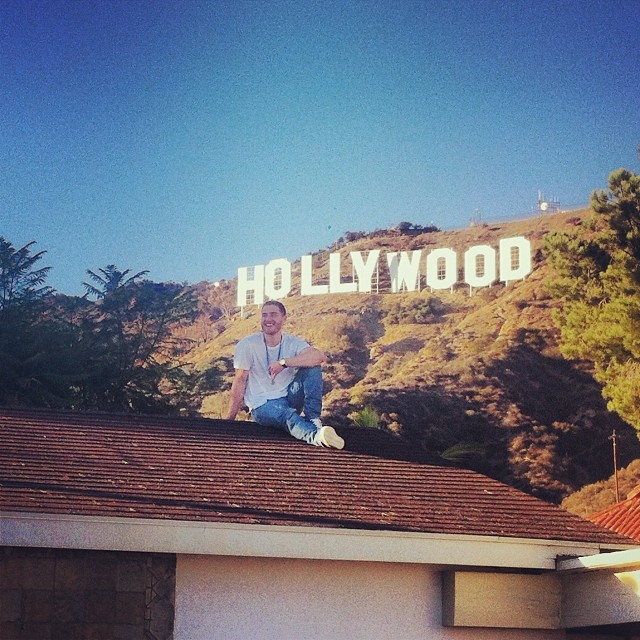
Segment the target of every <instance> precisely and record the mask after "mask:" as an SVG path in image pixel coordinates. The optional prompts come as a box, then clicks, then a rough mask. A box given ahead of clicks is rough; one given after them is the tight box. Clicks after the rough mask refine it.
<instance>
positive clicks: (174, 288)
mask: <svg viewBox="0 0 640 640" xmlns="http://www.w3.org/2000/svg"><path fill="white" fill-rule="evenodd" d="M34 245H35V242H30V243H28V244H26V245H25V246H24V247H22V248H15V247H14V246H13V245H12V244H11V243H10V242H9V241H8V240H6V239H4V238H2V237H0V404H4V405H13V406H45V407H58V408H68V409H85V410H86V409H89V410H91V409H99V410H107V411H141V412H154V413H155V412H160V413H167V412H173V411H184V410H187V411H191V410H196V409H197V407H198V405H199V403H200V401H201V399H202V397H203V396H204V395H205V394H206V393H207V392H208V391H211V390H212V389H213V388H215V386H216V385H217V384H218V383H219V376H220V373H219V371H218V370H217V369H216V368H215V367H212V368H210V369H208V370H205V371H196V370H195V369H194V368H193V367H191V366H190V364H189V363H188V362H187V361H186V360H185V355H186V354H187V352H188V351H189V350H190V348H191V342H190V341H189V340H186V339H184V338H180V337H178V335H179V333H178V330H179V329H180V328H182V327H185V326H188V325H190V324H191V323H192V322H193V321H194V319H195V318H196V316H197V313H198V308H197V299H196V296H195V295H194V294H193V293H192V292H191V291H190V290H189V289H188V288H187V287H185V286H183V285H179V284H176V283H155V282H152V281H150V280H146V279H145V276H146V275H147V271H140V272H138V273H135V274H132V273H131V271H130V270H129V269H124V270H123V269H119V268H118V267H117V266H115V265H113V264H110V265H107V266H106V267H105V268H102V269H98V270H97V271H91V270H89V271H87V273H88V275H89V279H90V282H89V283H84V286H85V289H86V292H87V293H86V295H85V296H84V297H82V298H78V297H69V296H63V295H56V294H55V292H54V291H53V289H52V288H51V287H49V286H48V285H47V284H46V280H47V277H48V274H49V271H50V267H41V266H39V263H40V261H41V260H42V258H43V256H44V255H45V252H44V251H39V252H36V253H33V252H32V250H33V247H34ZM91 298H95V300H92V299H91Z"/></svg>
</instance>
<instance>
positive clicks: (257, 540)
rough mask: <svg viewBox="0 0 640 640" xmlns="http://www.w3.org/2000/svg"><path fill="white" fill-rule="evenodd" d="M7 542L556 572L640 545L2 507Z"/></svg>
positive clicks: (62, 546)
mask: <svg viewBox="0 0 640 640" xmlns="http://www.w3.org/2000/svg"><path fill="white" fill-rule="evenodd" d="M0 522H1V524H2V527H1V534H2V535H1V538H2V540H1V542H2V544H3V545H6V546H17V547H49V548H63V549H92V550H114V551H141V552H155V553H177V554H205V555H226V556H248V557H269V558H304V559H316V560H348V561H368V562H394V563H419V564H428V565H432V566H438V567H457V568H459V567H474V568H478V567H499V568H511V569H538V570H553V569H555V567H556V559H557V558H558V557H561V556H574V557H575V556H589V555H593V554H598V553H600V552H602V551H605V550H606V551H612V550H613V551H615V550H624V549H629V548H633V545H631V544H629V545H623V544H620V545H616V544H603V543H595V542H591V543H590V542H577V541H576V542H571V541H569V542H567V541H561V540H537V539H533V538H510V537H504V536H479V535H465V534H433V533H409V532H403V531H380V530H373V531H372V530H356V529H337V528H324V527H296V526H280V525H256V524H229V523H216V522H201V521H192V520H161V519H143V518H129V517H126V518H123V517H106V516H82V515H71V514H62V515H61V514H47V513H27V512H9V511H4V512H0Z"/></svg>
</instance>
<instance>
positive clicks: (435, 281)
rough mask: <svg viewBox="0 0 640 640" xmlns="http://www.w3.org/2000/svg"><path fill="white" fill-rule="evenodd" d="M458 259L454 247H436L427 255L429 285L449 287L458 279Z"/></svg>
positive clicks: (434, 287)
mask: <svg viewBox="0 0 640 640" xmlns="http://www.w3.org/2000/svg"><path fill="white" fill-rule="evenodd" d="M457 271H458V261H457V258H456V252H455V251H454V250H453V249H434V250H433V251H432V252H431V253H430V254H429V255H428V256H427V285H429V286H430V287H431V288H432V289H448V288H449V287H453V285H454V284H455V283H456V281H457V280H458V274H457Z"/></svg>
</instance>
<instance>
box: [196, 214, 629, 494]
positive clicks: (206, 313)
mask: <svg viewBox="0 0 640 640" xmlns="http://www.w3.org/2000/svg"><path fill="white" fill-rule="evenodd" d="M588 214H589V212H588V211H586V210H583V211H572V212H566V213H560V214H555V215H548V216H539V217H535V218H531V219H527V220H519V221H512V222H505V223H500V224H490V225H479V226H474V227H469V228H467V229H461V230H457V231H431V230H421V229H417V230H416V229H415V228H413V229H407V228H404V229H401V230H398V229H395V230H386V231H376V232H374V233H371V234H355V233H354V234H347V235H346V236H345V237H346V239H347V240H351V241H350V242H347V241H345V239H340V241H339V242H338V243H336V246H333V247H330V248H328V249H325V250H322V251H319V252H318V253H317V254H315V256H314V277H315V278H317V279H318V280H317V281H318V282H323V281H326V279H327V277H328V263H329V254H330V253H331V252H336V251H339V252H340V253H341V255H343V260H342V268H343V278H345V279H348V278H349V277H350V275H351V267H350V266H349V265H350V262H349V260H348V258H347V255H348V253H349V252H351V251H361V252H367V251H370V250H373V249H381V250H382V251H383V252H386V253H388V252H393V251H411V250H414V249H421V250H422V251H423V257H424V256H426V255H427V254H428V253H429V252H430V251H431V250H433V249H435V248H444V247H447V248H450V249H453V250H454V251H455V252H456V254H457V255H458V264H459V265H460V264H461V262H462V256H463V254H464V252H465V251H466V250H467V249H469V248H470V247H471V246H475V245H489V246H492V247H494V248H497V247H498V244H499V241H500V239H504V238H511V237H514V236H524V237H526V238H528V239H529V240H530V241H531V243H532V247H533V250H532V254H533V270H532V272H531V273H530V274H529V275H528V276H527V277H526V278H525V279H524V280H521V281H513V282H509V283H508V285H505V284H504V283H501V282H498V283H495V284H494V285H492V286H491V287H489V288H484V289H476V290H473V291H472V290H470V288H469V286H468V285H466V284H464V283H463V282H458V284H456V285H455V286H454V287H453V288H452V289H447V290H445V291H433V292H432V291H430V290H429V289H428V288H427V287H425V285H424V279H422V281H421V282H422V290H421V291H414V292H405V293H390V283H389V276H388V271H387V270H386V269H383V268H381V269H380V279H379V287H378V292H377V293H371V294H365V293H348V294H332V295H323V296H300V295H299V288H298V287H299V264H298V263H296V265H294V270H293V271H294V282H293V285H294V286H293V289H294V293H293V295H290V296H289V297H288V298H287V299H285V300H283V302H284V303H285V304H286V305H287V309H288V311H289V321H288V329H287V330H288V331H289V332H291V333H295V334H297V335H300V336H303V337H305V338H306V339H307V340H309V341H310V342H313V343H314V344H315V345H316V346H318V347H319V348H321V349H323V350H324V351H325V352H326V353H327V355H328V363H327V365H326V366H325V390H326V394H325V411H324V415H323V418H324V421H325V422H326V423H328V424H334V425H335V426H336V427H338V428H340V427H346V426H347V425H353V424H354V423H355V424H361V425H364V426H363V427H362V428H369V429H371V428H376V429H381V430H384V431H386V432H388V434H393V435H394V436H395V437H396V438H401V439H403V440H404V441H405V443H408V444H409V445H410V447H411V448H412V450H414V451H415V454H416V455H420V454H424V457H425V459H427V458H429V459H433V458H434V457H435V458H437V459H440V460H442V461H448V462H449V463H452V464H458V465H461V466H466V467H469V468H473V469H476V470H479V471H481V472H483V473H486V474H488V475H491V476H493V477H495V478H498V479H500V480H502V481H504V482H507V483H508V484H511V485H513V486H517V487H519V488H521V489H523V490H525V491H527V492H529V493H533V494H535V495H538V496H540V497H543V498H546V499H549V500H553V501H556V502H559V501H560V500H562V499H563V498H564V497H565V496H567V495H569V494H571V493H572V492H574V491H576V490H577V489H579V488H580V487H582V486H584V485H586V484H588V483H591V482H595V481H599V480H602V479H604V478H608V477H609V476H610V475H611V473H612V451H611V443H610V441H609V436H610V435H611V433H612V431H613V429H615V430H616V431H617V434H618V436H619V439H618V445H619V446H618V451H619V453H620V460H619V463H620V464H621V465H625V464H628V463H629V462H630V461H631V460H633V459H635V458H637V457H640V443H639V442H638V438H637V437H636V435H635V432H634V431H633V429H632V428H631V427H629V426H628V425H626V423H623V422H622V421H621V420H620V419H619V418H617V416H615V415H614V414H611V413H610V412H608V411H607V408H606V403H605V402H604V401H603V400H602V397H601V394H600V388H599V385H598V384H597V383H596V382H595V381H594V380H593V378H592V375H591V372H590V370H589V367H588V366H587V365H586V364H585V363H576V362H568V361H566V360H564V359H563V358H562V356H561V355H560V353H559V350H558V344H557V338H558V334H557V331H556V329H555V327H554V325H553V321H552V317H551V311H552V309H553V307H554V305H555V304H556V303H555V302H554V301H553V300H552V299H551V298H550V297H549V295H548V293H547V292H546V290H545V281H546V280H547V279H548V278H549V277H550V274H549V272H548V267H547V265H546V264H545V261H544V259H543V257H542V254H541V251H540V247H541V243H542V239H543V237H544V236H545V234H547V233H549V232H550V231H553V230H561V229H567V228H571V227H573V226H575V225H577V224H580V222H581V220H583V219H584V218H585V217H586V216H588ZM363 255H364V253H363ZM275 257H277V256H274V258H275ZM382 263H383V260H382V259H381V265H382ZM384 266H385V267H386V262H384ZM459 280H461V278H459ZM197 288H198V291H199V295H200V298H201V300H202V308H203V314H202V317H201V320H200V321H199V323H198V324H197V325H196V326H195V327H194V328H193V329H192V335H191V337H193V338H194V339H195V340H197V341H198V343H199V344H198V346H197V347H196V348H195V349H194V351H193V354H192V358H193V361H194V362H196V363H197V364H198V366H199V367H208V366H220V367H222V369H223V370H224V372H225V386H224V388H223V389H222V390H221V391H220V392H219V393H217V394H215V395H214V396H211V397H209V398H207V400H206V401H205V403H204V405H203V409H202V410H203V413H205V414H208V415H211V416H213V417H216V416H221V415H223V414H224V411H225V408H226V403H227V394H228V385H229V384H230V380H231V376H232V373H233V368H232V361H231V357H232V353H233V346H234V344H235V342H236V341H237V340H238V339H239V338H241V337H242V336H244V335H247V334H248V333H251V332H253V331H256V330H258V328H259V307H257V306H251V307H246V308H245V309H244V310H243V313H242V314H241V313H240V310H239V309H237V308H235V281H230V282H223V283H217V286H213V285H211V284H207V283H201V284H200V285H198V287H197ZM381 453H383V452H381Z"/></svg>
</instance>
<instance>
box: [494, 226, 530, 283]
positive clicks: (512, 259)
mask: <svg viewBox="0 0 640 640" xmlns="http://www.w3.org/2000/svg"><path fill="white" fill-rule="evenodd" d="M529 273H531V242H529V240H527V239H526V238H523V237H522V236H516V237H515V238H507V239H506V240H500V280H502V282H507V283H508V282H509V280H522V279H523V278H524V277H525V276H526V275H528V274H529Z"/></svg>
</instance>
